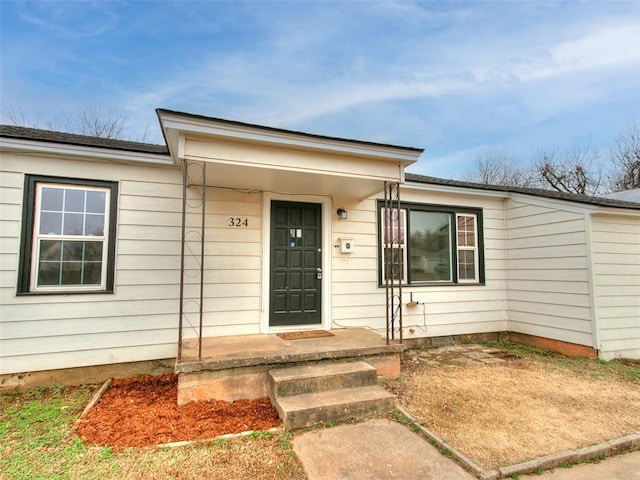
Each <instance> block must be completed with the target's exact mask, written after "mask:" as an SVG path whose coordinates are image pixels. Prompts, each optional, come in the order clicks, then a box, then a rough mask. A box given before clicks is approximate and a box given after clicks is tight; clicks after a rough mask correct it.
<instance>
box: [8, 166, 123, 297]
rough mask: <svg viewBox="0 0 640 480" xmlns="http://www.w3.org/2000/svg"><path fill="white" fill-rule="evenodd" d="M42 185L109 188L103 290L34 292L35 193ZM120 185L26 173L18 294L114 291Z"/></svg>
mask: <svg viewBox="0 0 640 480" xmlns="http://www.w3.org/2000/svg"><path fill="white" fill-rule="evenodd" d="M41 183H46V184H55V185H60V187H64V186H65V185H69V186H74V187H83V186H84V187H89V188H91V187H94V188H96V187H97V188H103V189H109V190H110V195H109V204H108V205H106V208H108V209H109V225H108V229H109V231H108V234H107V235H106V238H107V255H106V262H105V263H106V265H104V266H103V268H106V278H105V286H104V288H103V289H91V290H77V289H73V288H72V287H73V286H70V289H68V290H66V289H64V288H60V289H56V290H46V291H41V290H31V271H32V264H33V261H35V260H34V259H33V258H32V257H33V254H34V250H35V249H34V247H35V245H34V231H33V230H34V225H35V219H36V218H35V214H36V212H35V208H36V190H37V185H38V184H41ZM117 207H118V182H112V181H106V180H93V179H81V178H71V177H55V176H49V175H33V174H26V175H25V178H24V192H23V201H22V225H21V228H20V251H19V262H18V284H17V290H16V291H17V295H86V294H101V293H108V294H111V293H113V292H114V278H115V258H116V226H117V223H118V222H117V214H118V212H117V210H118V208H117Z"/></svg>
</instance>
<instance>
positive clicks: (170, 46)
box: [0, 0, 640, 178]
mask: <svg viewBox="0 0 640 480" xmlns="http://www.w3.org/2000/svg"><path fill="white" fill-rule="evenodd" d="M0 21H1V31H0V32H1V33H0V35H1V39H0V40H1V47H0V48H1V50H0V53H1V64H0V66H1V78H0V81H1V83H0V94H1V95H2V101H3V106H4V107H5V108H4V109H3V110H5V111H6V107H7V106H10V107H12V108H14V109H16V108H19V109H21V110H22V111H23V112H24V113H25V114H26V115H27V116H28V117H29V118H31V119H37V120H39V126H41V127H44V126H45V125H46V124H47V122H50V121H54V120H55V118H57V117H59V116H60V115H61V114H62V112H73V111H77V110H78V109H82V108H87V107H93V106H96V105H97V106H99V107H100V108H102V109H104V110H108V109H116V110H123V111H124V112H125V113H126V115H127V117H128V130H127V135H128V137H129V138H132V139H136V138H140V137H141V136H142V135H143V134H144V132H145V130H146V129H148V130H149V133H150V138H151V140H152V141H154V142H156V143H159V142H161V141H162V140H161V139H162V137H161V135H160V132H159V128H158V123H157V119H156V117H155V112H154V109H155V108H157V107H162V108H168V109H174V110H180V111H186V112H189V113H197V114H203V115H210V116H214V117H220V118H227V119H231V120H239V121H244V122H249V123H256V124H261V125H268V126H273V127H281V128H286V129H292V130H298V131H303V132H309V133H317V134H322V135H329V136H335V137H342V138H354V139H360V140H368V141H374V142H382V143H390V144H397V145H406V146H413V147H421V148H425V149H426V151H425V153H424V154H423V156H422V159H421V161H420V162H419V164H418V165H416V166H414V167H412V168H411V171H413V172H414V173H421V174H425V175H434V176H440V177H445V178H453V177H456V176H458V175H460V173H461V172H463V171H465V170H467V169H468V168H469V166H470V165H471V164H472V163H473V161H474V160H475V159H476V158H477V157H478V156H479V155H481V154H484V153H487V152H495V151H505V152H508V153H510V154H513V155H515V156H516V157H518V158H520V159H522V160H523V161H528V160H530V158H531V157H532V156H533V155H534V154H535V153H536V151H538V150H539V149H540V148H546V149H549V148H555V147H560V148H566V149H568V148H569V147H571V146H572V145H575V144H581V145H584V144H587V143H589V144H590V145H591V146H592V147H593V148H595V149H598V150H600V151H601V152H602V153H603V154H605V156H606V151H607V149H608V146H609V145H610V144H611V143H612V141H613V139H614V137H615V136H616V135H618V134H619V133H621V132H622V131H624V130H626V129H628V128H629V127H630V126H631V125H632V124H633V122H634V121H635V122H639V123H640V2H639V1H598V2H596V1H562V2H561V1H536V2H528V1H501V2H498V1H493V2H489V1H475V2H460V1H450V2H436V1H429V2H411V1H398V2H377V1H341V2H335V1H313V2H312V1H293V2H279V1H252V2H235V1H234V2H222V1H207V2H195V1H175V2H170V1H156V2H151V1H136V0H130V1H127V2H119V1H75V2H65V1H55V2H53V1H47V2H28V1H12V0H2V1H0ZM0 120H1V121H2V122H3V123H5V122H6V121H7V119H6V117H5V116H4V114H3V116H2V118H1V119H0Z"/></svg>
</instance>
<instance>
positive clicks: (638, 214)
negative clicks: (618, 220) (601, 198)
mask: <svg viewBox="0 0 640 480" xmlns="http://www.w3.org/2000/svg"><path fill="white" fill-rule="evenodd" d="M612 215H614V216H618V217H634V218H640V205H639V206H638V209H637V210H633V209H630V208H615V207H600V208H598V210H596V211H595V212H591V216H594V217H597V216H612Z"/></svg>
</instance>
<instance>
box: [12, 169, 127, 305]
mask: <svg viewBox="0 0 640 480" xmlns="http://www.w3.org/2000/svg"><path fill="white" fill-rule="evenodd" d="M117 196H118V185H117V183H115V182H104V181H97V180H79V179H71V178H57V177H45V176H36V175H26V177H25V191H24V202H23V208H24V210H23V216H22V240H21V242H22V243H21V247H20V253H21V255H20V267H19V278H18V293H65V294H66V293H82V292H113V276H114V262H115V226H116V205H117Z"/></svg>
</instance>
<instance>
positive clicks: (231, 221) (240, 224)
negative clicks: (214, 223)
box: [229, 217, 249, 227]
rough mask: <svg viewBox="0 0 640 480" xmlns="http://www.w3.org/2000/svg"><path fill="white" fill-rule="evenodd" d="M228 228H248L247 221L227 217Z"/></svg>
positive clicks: (245, 219) (246, 219)
mask: <svg viewBox="0 0 640 480" xmlns="http://www.w3.org/2000/svg"><path fill="white" fill-rule="evenodd" d="M229 226H230V227H248V226H249V219H248V218H240V217H229Z"/></svg>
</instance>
